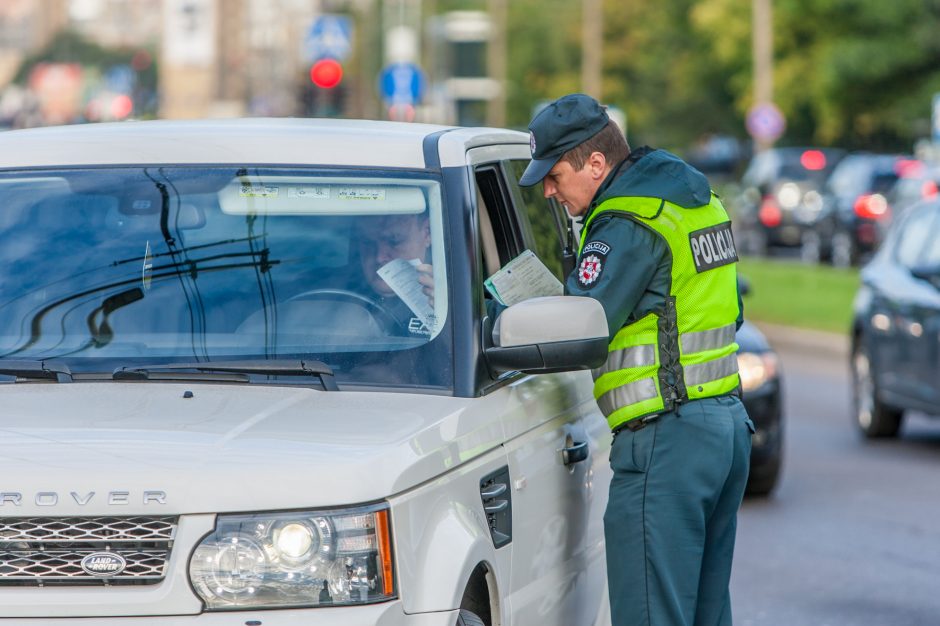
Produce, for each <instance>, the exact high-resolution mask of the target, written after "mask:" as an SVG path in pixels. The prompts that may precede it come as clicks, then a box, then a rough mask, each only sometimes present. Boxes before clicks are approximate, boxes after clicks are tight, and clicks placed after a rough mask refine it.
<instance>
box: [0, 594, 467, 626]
mask: <svg viewBox="0 0 940 626" xmlns="http://www.w3.org/2000/svg"><path fill="white" fill-rule="evenodd" d="M0 611H2V608H0ZM457 613H458V611H441V612H436V613H415V614H412V615H408V614H406V613H405V612H404V610H403V608H402V605H401V601H400V600H396V601H392V602H385V603H382V604H373V605H367V606H344V607H333V608H317V609H283V610H268V611H225V612H215V613H202V614H200V615H178V616H160V617H148V616H140V617H106V618H84V619H82V620H79V619H76V618H69V617H61V618H48V619H44V618H38V619H37V618H30V619H24V618H22V617H16V618H7V619H4V618H0V624H10V625H11V626H12V625H13V624H17V625H18V626H22V624H24V623H28V624H29V626H74V625H75V624H76V623H77V622H79V621H81V622H82V623H85V622H86V621H87V623H88V624H89V625H90V624H94V625H95V626H99V625H100V626H245V624H253V625H257V626H454V624H456V623H457Z"/></svg>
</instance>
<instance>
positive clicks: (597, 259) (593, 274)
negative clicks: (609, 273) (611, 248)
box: [578, 252, 607, 287]
mask: <svg viewBox="0 0 940 626" xmlns="http://www.w3.org/2000/svg"><path fill="white" fill-rule="evenodd" d="M606 265H607V256H606V255H604V254H600V253H594V252H591V253H589V254H583V255H582V256H581V264H580V265H579V266H578V284H580V285H581V286H582V287H590V286H591V285H593V284H594V283H596V282H597V280H598V279H599V278H600V277H601V272H603V271H604V267H605V266H606Z"/></svg>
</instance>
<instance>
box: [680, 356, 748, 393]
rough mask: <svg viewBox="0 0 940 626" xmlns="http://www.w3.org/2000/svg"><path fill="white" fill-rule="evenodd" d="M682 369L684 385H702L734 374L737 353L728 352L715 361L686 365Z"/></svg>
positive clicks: (736, 366) (736, 365)
mask: <svg viewBox="0 0 940 626" xmlns="http://www.w3.org/2000/svg"><path fill="white" fill-rule="evenodd" d="M682 371H683V373H684V374H685V384H686V387H688V386H690V385H704V384H706V383H710V382H714V381H717V380H721V379H722V378H725V377H727V376H731V375H732V374H736V373H737V371H738V355H737V354H729V355H728V356H723V357H721V358H720V359H717V360H715V361H706V362H704V363H699V364H697V365H687V366H686V367H684V368H682Z"/></svg>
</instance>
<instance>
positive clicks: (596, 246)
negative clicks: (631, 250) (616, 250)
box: [581, 241, 610, 254]
mask: <svg viewBox="0 0 940 626" xmlns="http://www.w3.org/2000/svg"><path fill="white" fill-rule="evenodd" d="M589 252H596V253H598V254H607V253H608V252H610V246H608V245H607V244H606V243H604V242H603V241H591V242H590V243H588V244H587V245H585V246H584V249H583V250H582V251H581V254H588V253H589Z"/></svg>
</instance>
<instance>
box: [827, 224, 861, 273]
mask: <svg viewBox="0 0 940 626" xmlns="http://www.w3.org/2000/svg"><path fill="white" fill-rule="evenodd" d="M831 245H832V256H831V258H830V260H831V261H832V266H833V267H852V266H853V265H856V264H857V263H858V249H857V248H856V246H855V242H854V241H852V235H850V234H848V233H847V232H845V231H837V232H836V233H835V234H834V235H833V236H832V244H831Z"/></svg>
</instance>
